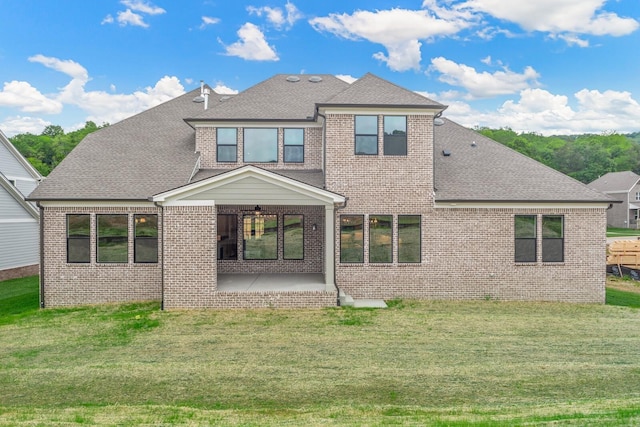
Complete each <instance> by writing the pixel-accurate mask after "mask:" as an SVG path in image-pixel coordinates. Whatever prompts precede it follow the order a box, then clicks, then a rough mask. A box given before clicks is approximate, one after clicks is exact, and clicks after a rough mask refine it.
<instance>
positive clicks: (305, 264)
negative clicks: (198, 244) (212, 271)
mask: <svg viewBox="0 0 640 427" xmlns="http://www.w3.org/2000/svg"><path fill="white" fill-rule="evenodd" d="M252 209H253V206H218V213H219V214H236V215H237V217H238V241H237V245H238V246H237V247H238V259H237V260H219V261H218V272H219V273H247V272H251V273H278V274H279V273H322V272H323V271H324V207H323V206H264V207H263V212H262V213H263V214H265V215H271V214H276V215H278V259H277V260H245V259H243V256H242V246H243V241H242V239H243V234H242V217H243V215H244V214H251V213H252ZM285 214H287V215H289V214H290V215H297V214H302V215H304V259H302V260H286V259H284V255H283V250H284V246H283V241H284V240H283V234H284V228H283V225H284V224H283V215H285ZM314 224H315V225H316V230H315V231H313V225H314Z"/></svg>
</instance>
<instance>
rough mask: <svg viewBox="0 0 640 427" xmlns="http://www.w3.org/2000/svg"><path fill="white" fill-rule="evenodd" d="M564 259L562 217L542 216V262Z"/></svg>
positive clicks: (561, 260)
mask: <svg viewBox="0 0 640 427" xmlns="http://www.w3.org/2000/svg"><path fill="white" fill-rule="evenodd" d="M563 261H564V217H563V216H561V215H543V216H542V262H563Z"/></svg>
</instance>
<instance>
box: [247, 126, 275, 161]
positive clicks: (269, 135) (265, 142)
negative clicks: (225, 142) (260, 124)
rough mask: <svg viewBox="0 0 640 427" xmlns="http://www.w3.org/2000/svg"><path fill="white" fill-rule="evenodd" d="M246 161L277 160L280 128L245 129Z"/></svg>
mask: <svg viewBox="0 0 640 427" xmlns="http://www.w3.org/2000/svg"><path fill="white" fill-rule="evenodd" d="M244 161H245V162H260V163H264V162H273V163H275V162H277V161H278V129H245V130H244Z"/></svg>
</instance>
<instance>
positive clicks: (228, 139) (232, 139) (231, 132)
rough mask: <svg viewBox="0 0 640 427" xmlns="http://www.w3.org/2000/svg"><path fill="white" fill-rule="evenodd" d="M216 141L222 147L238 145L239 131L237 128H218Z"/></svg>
mask: <svg viewBox="0 0 640 427" xmlns="http://www.w3.org/2000/svg"><path fill="white" fill-rule="evenodd" d="M216 140H217V142H218V144H221V145H236V144H237V143H238V142H237V141H238V139H237V129H236V128H218V129H217V137H216Z"/></svg>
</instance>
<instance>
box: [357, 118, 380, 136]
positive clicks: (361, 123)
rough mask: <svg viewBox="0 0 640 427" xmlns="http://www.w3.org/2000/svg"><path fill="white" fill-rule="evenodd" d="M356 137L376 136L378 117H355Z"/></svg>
mask: <svg viewBox="0 0 640 427" xmlns="http://www.w3.org/2000/svg"><path fill="white" fill-rule="evenodd" d="M356 135H378V116H356Z"/></svg>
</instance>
